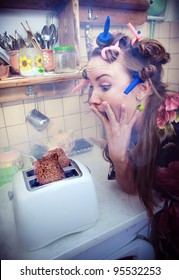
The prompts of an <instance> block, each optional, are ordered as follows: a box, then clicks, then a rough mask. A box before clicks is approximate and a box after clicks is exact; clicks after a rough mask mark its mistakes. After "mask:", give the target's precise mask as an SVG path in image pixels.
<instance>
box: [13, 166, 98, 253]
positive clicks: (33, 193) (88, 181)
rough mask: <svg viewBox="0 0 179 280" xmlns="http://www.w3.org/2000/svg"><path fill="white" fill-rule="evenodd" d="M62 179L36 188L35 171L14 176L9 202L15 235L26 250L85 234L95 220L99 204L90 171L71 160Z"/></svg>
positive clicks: (29, 170)
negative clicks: (74, 234)
mask: <svg viewBox="0 0 179 280" xmlns="http://www.w3.org/2000/svg"><path fill="white" fill-rule="evenodd" d="M64 172H65V176H66V178H65V179H62V180H60V181H56V182H53V183H49V184H46V185H39V184H38V182H37V179H36V177H35V175H34V169H33V168H31V169H28V170H25V171H21V172H19V173H17V174H16V175H15V177H14V180H13V192H12V201H13V207H14V216H15V223H16V228H17V233H18V236H19V239H20V241H21V243H22V245H23V246H24V247H25V248H26V249H27V250H36V249H38V248H42V247H44V246H45V245H47V244H49V243H51V242H53V241H54V240H56V239H59V238H61V237H63V236H65V235H68V234H71V233H75V232H79V231H83V230H86V229H88V228H90V227H91V226H93V225H94V224H95V222H96V221H97V219H98V201H97V196H96V192H95V187H94V183H93V179H92V176H91V174H90V171H89V169H88V168H87V167H86V166H85V165H83V164H82V163H81V162H79V161H76V160H75V161H73V160H70V166H69V167H66V168H64Z"/></svg>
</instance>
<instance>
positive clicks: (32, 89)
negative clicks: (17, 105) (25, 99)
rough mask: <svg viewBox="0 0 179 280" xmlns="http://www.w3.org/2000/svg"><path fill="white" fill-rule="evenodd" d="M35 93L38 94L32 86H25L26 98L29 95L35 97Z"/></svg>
mask: <svg viewBox="0 0 179 280" xmlns="http://www.w3.org/2000/svg"><path fill="white" fill-rule="evenodd" d="M37 93H38V92H37V91H36V89H35V88H34V87H33V86H32V85H28V86H27V91H26V95H27V96H31V95H34V96H36V95H37Z"/></svg>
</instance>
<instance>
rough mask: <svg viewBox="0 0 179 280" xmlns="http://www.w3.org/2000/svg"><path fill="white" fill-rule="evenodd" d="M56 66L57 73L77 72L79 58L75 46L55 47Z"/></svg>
mask: <svg viewBox="0 0 179 280" xmlns="http://www.w3.org/2000/svg"><path fill="white" fill-rule="evenodd" d="M54 66H55V72H56V73H72V72H76V71H77V69H76V67H77V59H76V53H75V49H74V47H73V46H60V47H55V48H54Z"/></svg>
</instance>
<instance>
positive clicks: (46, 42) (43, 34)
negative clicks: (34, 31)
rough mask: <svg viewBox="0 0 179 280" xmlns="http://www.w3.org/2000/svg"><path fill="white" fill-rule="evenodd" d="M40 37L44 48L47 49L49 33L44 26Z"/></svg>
mask: <svg viewBox="0 0 179 280" xmlns="http://www.w3.org/2000/svg"><path fill="white" fill-rule="evenodd" d="M41 37H42V39H43V40H44V42H45V48H46V49H48V48H49V40H50V31H49V28H48V26H47V25H44V27H43V28H42V32H41Z"/></svg>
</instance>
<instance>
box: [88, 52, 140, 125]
mask: <svg viewBox="0 0 179 280" xmlns="http://www.w3.org/2000/svg"><path fill="white" fill-rule="evenodd" d="M86 71H87V75H88V78H89V80H90V94H89V95H90V98H89V104H90V105H95V106H96V107H97V109H98V110H99V111H100V112H101V113H103V112H104V109H103V105H102V103H103V101H106V102H107V103H108V104H109V105H110V106H111V108H112V110H113V112H114V114H115V116H116V119H117V120H118V121H119V120H120V108H121V105H126V107H127V111H128V120H129V121H130V119H131V116H132V115H133V113H134V112H135V110H136V108H137V105H138V104H137V101H136V98H135V91H136V88H135V89H133V90H132V91H131V92H130V93H129V94H128V95H126V94H125V93H124V90H125V89H126V87H127V86H128V85H129V84H130V82H131V78H130V76H129V74H128V73H127V71H126V69H125V68H124V66H123V65H122V64H121V62H120V61H119V60H117V61H115V62H112V63H108V62H107V61H105V60H104V59H103V58H102V57H101V56H95V57H93V58H92V59H91V60H90V61H89V64H88V66H87V69H86Z"/></svg>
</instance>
